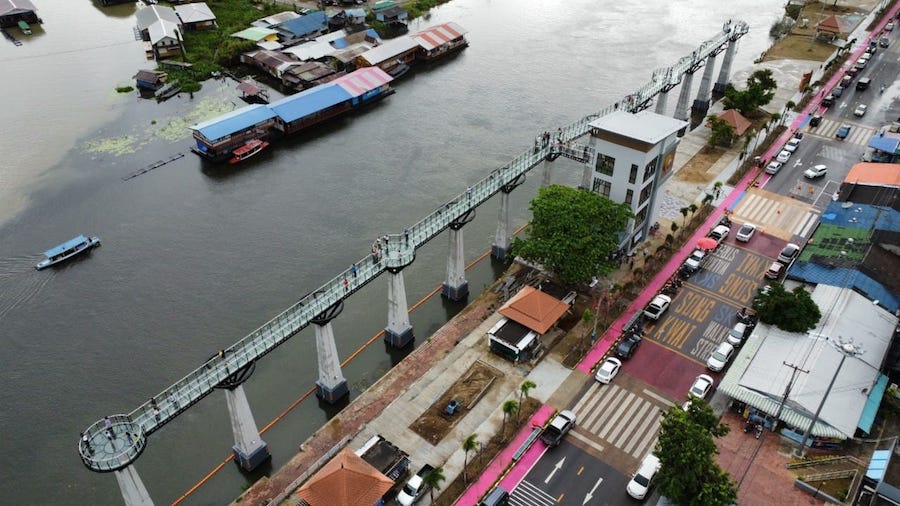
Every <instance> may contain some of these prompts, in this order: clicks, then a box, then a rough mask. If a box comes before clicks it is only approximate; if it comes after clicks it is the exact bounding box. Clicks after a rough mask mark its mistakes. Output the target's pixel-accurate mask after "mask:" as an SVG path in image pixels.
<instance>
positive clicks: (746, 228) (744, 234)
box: [735, 223, 756, 242]
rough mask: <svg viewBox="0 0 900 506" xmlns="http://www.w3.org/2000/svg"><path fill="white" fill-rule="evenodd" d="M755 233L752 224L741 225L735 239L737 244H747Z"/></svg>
mask: <svg viewBox="0 0 900 506" xmlns="http://www.w3.org/2000/svg"><path fill="white" fill-rule="evenodd" d="M755 233H756V225H754V224H752V223H744V224H743V225H741V228H740V229H739V230H738V233H737V235H736V236H735V239H737V240H738V241H739V242H748V241H750V239H752V238H753V234H755Z"/></svg>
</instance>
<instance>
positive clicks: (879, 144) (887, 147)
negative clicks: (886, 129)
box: [869, 135, 900, 153]
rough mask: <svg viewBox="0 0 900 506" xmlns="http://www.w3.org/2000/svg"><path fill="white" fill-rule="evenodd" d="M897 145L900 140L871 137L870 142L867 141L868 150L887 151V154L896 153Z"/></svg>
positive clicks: (878, 136)
mask: <svg viewBox="0 0 900 506" xmlns="http://www.w3.org/2000/svg"><path fill="white" fill-rule="evenodd" d="M898 144H900V139H898V138H896V137H883V136H881V135H875V136H873V137H872V140H870V141H869V147H870V148H874V149H877V150H879V151H887V152H888V153H896V152H897V145H898Z"/></svg>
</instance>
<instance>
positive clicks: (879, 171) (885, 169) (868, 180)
mask: <svg viewBox="0 0 900 506" xmlns="http://www.w3.org/2000/svg"><path fill="white" fill-rule="evenodd" d="M844 182H845V183H853V184H871V185H879V186H894V187H896V186H900V164H897V163H871V162H862V163H857V164H856V165H854V166H853V167H852V168H851V169H850V172H849V173H848V174H847V177H845V178H844Z"/></svg>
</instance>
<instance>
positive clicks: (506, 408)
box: [500, 399, 519, 439]
mask: <svg viewBox="0 0 900 506" xmlns="http://www.w3.org/2000/svg"><path fill="white" fill-rule="evenodd" d="M518 409H519V403H518V402H516V401H514V400H512V399H510V400H508V401H506V402H504V403H503V425H501V426H500V437H502V438H503V439H506V421H507V420H508V419H509V418H510V417H511V416H512V415H513V414H514V413H515V412H516V411H517V410H518Z"/></svg>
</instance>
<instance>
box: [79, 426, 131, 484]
mask: <svg viewBox="0 0 900 506" xmlns="http://www.w3.org/2000/svg"><path fill="white" fill-rule="evenodd" d="M85 435H87V438H85V437H84V436H85ZM146 445H147V438H146V435H145V434H144V429H143V427H142V426H141V424H138V423H134V422H132V421H131V419H130V417H129V416H128V415H111V416H108V417H106V418H103V419H102V420H98V421H96V422H94V424H93V425H91V426H90V427H88V429H87V430H86V431H85V432H84V434H82V436H81V437H80V438H79V440H78V454H79V456H80V457H81V462H83V463H84V465H85V466H86V467H87V468H88V469H90V470H91V471H94V472H97V473H109V472H112V471H118V470H119V469H122V468H125V467H127V466H128V465H129V464H131V463H132V462H134V461H135V460H137V458H138V457H139V456H140V455H141V452H143V451H144V447H145V446H146Z"/></svg>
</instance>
